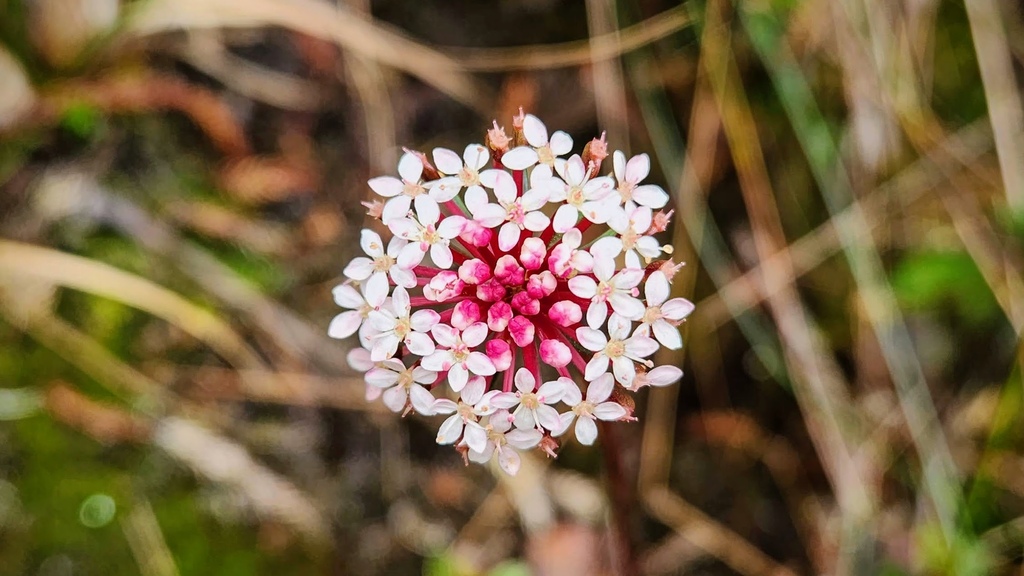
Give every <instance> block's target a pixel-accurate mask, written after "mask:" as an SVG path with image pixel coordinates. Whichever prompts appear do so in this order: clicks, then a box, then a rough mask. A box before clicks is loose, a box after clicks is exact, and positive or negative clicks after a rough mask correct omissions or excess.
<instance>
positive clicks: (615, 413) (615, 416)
mask: <svg viewBox="0 0 1024 576" xmlns="http://www.w3.org/2000/svg"><path fill="white" fill-rule="evenodd" d="M627 414H629V413H628V412H626V409H625V408H623V407H622V405H620V404H616V403H615V402H602V403H601V404H598V405H597V406H595V407H594V416H595V417H597V418H598V419H600V420H605V421H607V422H614V421H616V420H621V419H623V418H625V417H626V415H627Z"/></svg>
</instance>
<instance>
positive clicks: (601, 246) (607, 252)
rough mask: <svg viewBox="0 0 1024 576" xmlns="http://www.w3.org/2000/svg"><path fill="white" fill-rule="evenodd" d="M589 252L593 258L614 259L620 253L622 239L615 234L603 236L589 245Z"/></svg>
mask: <svg viewBox="0 0 1024 576" xmlns="http://www.w3.org/2000/svg"><path fill="white" fill-rule="evenodd" d="M590 253H591V254H592V255H593V256H594V258H602V259H608V260H614V259H615V258H616V257H618V255H619V254H622V239H621V238H617V237H615V236H605V237H604V238H601V239H600V240H598V241H597V242H594V245H593V246H591V247H590Z"/></svg>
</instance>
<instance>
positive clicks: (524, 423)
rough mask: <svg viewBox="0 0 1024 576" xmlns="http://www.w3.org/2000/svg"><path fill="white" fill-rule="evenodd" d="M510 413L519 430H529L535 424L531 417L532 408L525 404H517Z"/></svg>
mask: <svg viewBox="0 0 1024 576" xmlns="http://www.w3.org/2000/svg"><path fill="white" fill-rule="evenodd" d="M512 415H513V416H514V417H515V420H514V423H515V425H516V428H519V429H520V430H529V429H530V428H533V427H534V426H535V425H536V424H537V422H536V420H534V418H533V410H530V409H528V408H526V406H519V408H516V411H515V412H514V413H513V414H512Z"/></svg>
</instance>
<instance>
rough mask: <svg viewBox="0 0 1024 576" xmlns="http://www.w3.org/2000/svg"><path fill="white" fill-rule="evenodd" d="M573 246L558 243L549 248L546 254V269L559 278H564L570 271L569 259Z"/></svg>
mask: <svg viewBox="0 0 1024 576" xmlns="http://www.w3.org/2000/svg"><path fill="white" fill-rule="evenodd" d="M572 253H573V248H572V246H568V245H566V244H559V245H557V246H555V247H554V248H552V249H551V254H550V255H549V256H548V270H551V272H552V273H553V274H554V275H555V276H558V277H560V278H564V277H566V276H568V275H569V273H570V272H572V269H571V268H570V266H569V261H570V259H571V258H572Z"/></svg>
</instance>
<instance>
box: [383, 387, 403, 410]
mask: <svg viewBox="0 0 1024 576" xmlns="http://www.w3.org/2000/svg"><path fill="white" fill-rule="evenodd" d="M408 398H409V396H408V395H407V394H406V393H405V388H402V387H401V386H395V387H393V388H388V389H387V390H385V391H384V395H383V400H384V405H385V406H387V407H388V408H389V409H391V411H392V412H401V411H402V410H404V409H405V402H406V400H408Z"/></svg>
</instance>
